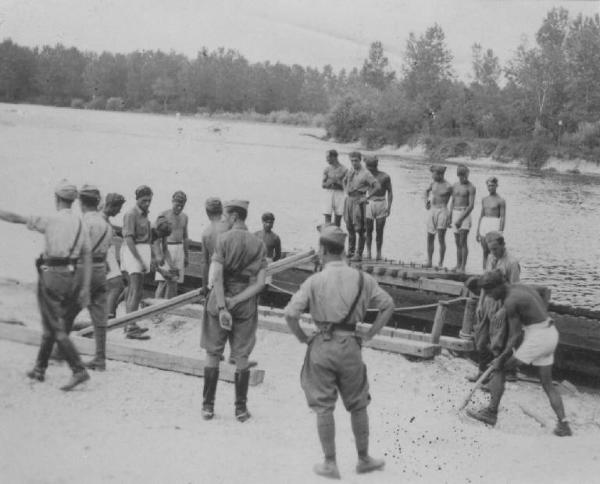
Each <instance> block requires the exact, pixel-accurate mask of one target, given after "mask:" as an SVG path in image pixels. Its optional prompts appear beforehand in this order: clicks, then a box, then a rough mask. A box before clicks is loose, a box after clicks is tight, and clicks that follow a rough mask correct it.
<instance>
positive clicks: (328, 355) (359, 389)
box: [300, 333, 371, 414]
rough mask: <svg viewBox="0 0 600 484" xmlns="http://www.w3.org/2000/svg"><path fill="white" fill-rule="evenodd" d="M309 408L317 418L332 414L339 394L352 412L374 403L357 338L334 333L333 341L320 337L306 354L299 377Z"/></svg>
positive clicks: (321, 335)
mask: <svg viewBox="0 0 600 484" xmlns="http://www.w3.org/2000/svg"><path fill="white" fill-rule="evenodd" d="M300 381H301V384H302V389H303V390H304V394H305V395H306V401H307V402H308V406H309V407H310V408H311V409H312V410H314V411H315V412H316V413H317V414H324V413H328V412H332V411H333V409H334V408H335V403H336V401H337V396H338V392H339V394H340V396H341V397H342V402H343V403H344V407H346V410H348V411H349V412H352V411H354V410H360V409H362V408H365V407H366V406H367V405H368V404H369V402H370V401H371V396H370V395H369V381H368V379H367V367H366V366H365V364H364V363H363V360H362V354H361V348H360V345H359V344H358V341H357V340H356V337H354V336H352V335H350V334H342V333H337V334H336V333H333V336H332V338H331V339H330V340H325V339H324V335H323V334H318V335H317V336H315V338H314V339H313V340H312V342H311V343H310V345H309V346H308V349H307V350H306V357H305V359H304V365H303V366H302V372H301V374H300Z"/></svg>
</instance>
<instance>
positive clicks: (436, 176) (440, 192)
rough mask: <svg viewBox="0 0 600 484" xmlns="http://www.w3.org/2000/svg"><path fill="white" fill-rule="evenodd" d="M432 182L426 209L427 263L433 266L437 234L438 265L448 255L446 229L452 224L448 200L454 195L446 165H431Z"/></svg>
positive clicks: (428, 191) (442, 263) (441, 264)
mask: <svg viewBox="0 0 600 484" xmlns="http://www.w3.org/2000/svg"><path fill="white" fill-rule="evenodd" d="M429 170H430V171H431V177H432V182H431V184H430V185H429V187H427V190H425V209H426V210H427V264H426V267H432V266H433V251H434V248H435V247H434V246H435V236H436V234H437V236H438V241H439V246H440V249H439V252H440V254H439V255H440V257H439V263H438V267H443V266H444V257H445V256H446V230H447V229H448V227H449V226H450V214H449V213H448V201H449V200H450V196H451V195H452V185H450V183H448V182H447V181H446V179H445V178H444V174H445V173H446V167H445V166H442V165H431V166H430V167H429Z"/></svg>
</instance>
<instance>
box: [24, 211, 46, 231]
mask: <svg viewBox="0 0 600 484" xmlns="http://www.w3.org/2000/svg"><path fill="white" fill-rule="evenodd" d="M46 227H48V218H47V217H37V216H35V215H32V216H31V217H29V218H28V219H27V228H28V229H29V230H35V231H36V232H40V233H42V234H43V233H45V232H46Z"/></svg>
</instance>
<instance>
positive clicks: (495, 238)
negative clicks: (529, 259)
mask: <svg viewBox="0 0 600 484" xmlns="http://www.w3.org/2000/svg"><path fill="white" fill-rule="evenodd" d="M485 242H486V243H487V244H491V243H492V242H498V243H500V244H504V235H502V233H501V232H497V231H495V230H493V231H492V232H488V233H487V234H485Z"/></svg>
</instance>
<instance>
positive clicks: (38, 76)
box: [0, 8, 600, 158]
mask: <svg viewBox="0 0 600 484" xmlns="http://www.w3.org/2000/svg"><path fill="white" fill-rule="evenodd" d="M404 52H405V53H404V63H403V65H402V66H401V69H400V71H398V72H397V71H394V70H393V69H392V68H391V67H390V65H389V61H388V59H387V57H386V56H385V53H384V49H383V46H382V44H381V43H380V42H374V43H373V44H372V45H371V47H370V50H369V53H368V57H367V58H366V59H365V61H364V63H363V65H362V66H361V67H356V68H354V69H352V70H350V71H346V70H344V69H342V70H340V71H338V72H334V69H333V68H332V67H331V66H330V65H327V66H324V67H323V68H322V69H317V68H312V67H302V66H300V65H297V64H294V65H292V66H289V65H286V64H283V63H279V62H277V63H270V62H258V63H250V62H249V61H248V60H247V59H246V58H244V57H243V56H242V55H241V54H240V53H239V52H237V51H234V50H227V49H224V48H219V49H216V50H214V51H209V50H207V49H206V48H204V49H202V50H201V51H200V52H198V54H197V56H196V57H195V58H193V59H190V58H188V57H186V56H184V55H181V54H178V53H175V52H170V53H165V52H162V51H160V50H159V51H142V52H140V51H136V52H131V53H129V54H113V53H109V52H103V53H101V54H97V53H92V52H81V51H79V50H78V49H77V48H75V47H71V48H68V47H65V46H63V45H60V44H58V45H56V46H43V47H41V48H33V49H31V48H28V47H23V46H20V45H18V44H16V43H14V42H12V41H11V40H10V39H7V40H4V41H3V42H2V43H1V44H0V100H3V101H5V102H33V103H40V104H50V105H57V106H72V107H87V108H92V109H128V110H142V111H150V112H161V111H165V112H166V111H179V112H183V113H197V112H201V113H209V114H212V113H215V112H234V113H241V112H248V111H251V112H256V113H260V114H267V113H271V112H274V111H287V112H289V113H312V114H317V113H320V114H323V115H326V117H325V119H326V121H325V127H326V129H327V132H328V135H329V136H331V137H332V138H334V139H336V140H338V141H356V140H361V141H362V142H363V144H364V145H365V146H367V147H377V146H380V145H383V144H397V145H400V144H404V143H407V142H411V141H412V142H414V141H415V140H419V141H421V142H423V143H425V144H426V145H427V146H428V147H430V148H435V147H438V148H439V147H441V148H442V151H441V156H445V155H456V154H468V153H463V152H464V151H465V150H466V151H468V150H469V149H473V144H472V143H471V142H472V141H473V140H480V142H479V143H477V144H476V146H477V149H478V150H480V151H481V153H478V154H483V155H491V154H494V155H497V156H498V157H500V158H501V157H502V156H504V155H507V156H508V157H510V156H511V153H509V151H510V149H511V146H512V147H514V146H515V143H512V144H507V143H504V144H503V143H502V142H501V141H502V140H513V141H514V140H521V141H524V142H525V144H524V145H523V146H525V147H526V149H528V150H530V151H531V150H533V153H529V155H531V156H532V157H533V158H536V157H538V158H539V157H541V158H543V157H544V156H547V151H548V149H547V147H548V146H554V147H556V148H557V149H559V151H560V148H562V149H567V150H568V149H569V148H574V147H578V148H577V149H579V150H580V151H581V150H583V151H582V153H579V154H582V155H583V156H585V157H592V158H593V157H598V155H600V122H599V121H598V120H599V114H600V17H599V15H597V14H596V15H594V16H592V17H586V16H583V15H578V16H576V17H575V18H571V17H570V16H569V12H568V11H567V10H565V9H564V8H554V9H552V10H550V11H549V12H548V13H547V15H546V17H545V19H544V20H543V22H542V25H541V26H540V28H539V29H538V31H537V33H536V36H535V43H534V44H533V45H531V46H529V45H527V43H525V42H523V43H522V44H521V45H520V46H519V47H518V49H517V51H516V53H515V55H514V57H513V58H512V59H510V60H509V61H508V62H507V63H506V65H501V64H500V61H499V59H498V57H497V56H496V55H495V53H494V52H493V50H492V49H486V48H484V47H483V46H481V45H480V44H474V45H473V47H472V68H473V69H472V74H471V78H472V80H471V81H470V82H465V81H463V80H460V79H458V78H457V76H456V74H455V72H454V70H453V65H452V63H453V55H452V52H451V51H450V50H449V48H448V47H447V45H446V41H445V35H444V32H443V30H442V28H441V27H440V26H439V25H437V24H434V25H433V26H431V27H429V28H428V29H427V30H426V31H425V32H423V33H421V34H420V35H418V34H415V33H410V35H409V37H408V39H407V41H406V46H405V49H404ZM460 138H464V140H463V141H460ZM447 139H454V140H457V139H458V140H459V141H457V142H456V143H451V144H450V145H448V144H444V142H443V141H440V140H447ZM465 140H468V141H469V143H471V144H469V143H467V141H465ZM490 140H495V141H494V142H490ZM517 144H518V143H517ZM444 150H446V152H444ZM536 150H537V151H540V150H541V152H537V151H536ZM521 154H522V153H521ZM529 155H528V156H529Z"/></svg>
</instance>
